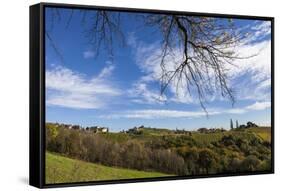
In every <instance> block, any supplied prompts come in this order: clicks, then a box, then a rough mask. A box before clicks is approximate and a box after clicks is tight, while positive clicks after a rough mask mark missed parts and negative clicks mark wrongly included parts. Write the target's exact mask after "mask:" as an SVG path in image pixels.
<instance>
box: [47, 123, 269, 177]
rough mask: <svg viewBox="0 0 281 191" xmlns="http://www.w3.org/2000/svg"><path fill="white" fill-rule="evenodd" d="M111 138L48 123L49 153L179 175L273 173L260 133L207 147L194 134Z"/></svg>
mask: <svg viewBox="0 0 281 191" xmlns="http://www.w3.org/2000/svg"><path fill="white" fill-rule="evenodd" d="M109 137H110V134H107V135H106V136H105V134H95V133H89V132H85V131H82V130H74V129H67V128H62V127H56V126H54V125H53V124H47V125H46V146H47V150H48V151H51V152H56V153H60V154H63V155H65V156H68V157H71V158H76V159H80V160H84V161H88V162H93V163H99V164H103V165H107V166H116V167H123V168H130V169H137V170H145V171H158V172H163V173H167V174H175V175H191V174H210V173H220V172H224V173H225V172H245V171H256V170H270V168H271V166H270V161H271V158H270V156H271V152H270V151H271V150H270V148H271V145H270V143H269V142H264V141H261V140H260V139H259V138H257V137H256V136H255V135H254V134H253V135H252V136H248V137H247V138H245V137H244V138H243V136H238V137H235V136H231V135H229V136H224V137H223V138H222V139H220V140H219V141H216V142H212V143H211V144H202V143H199V142H197V141H196V140H195V139H193V138H192V137H190V136H186V135H185V136H173V135H172V136H154V137H152V138H151V137H145V136H141V135H139V136H137V135H133V136H132V137H131V138H130V139H127V140H125V141H116V140H113V139H112V140H111V139H110V138H109Z"/></svg>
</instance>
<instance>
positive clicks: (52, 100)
mask: <svg viewBox="0 0 281 191" xmlns="http://www.w3.org/2000/svg"><path fill="white" fill-rule="evenodd" d="M113 70H114V66H112V65H108V66H106V67H105V68H103V69H102V71H101V72H100V73H99V74H98V75H97V76H92V77H91V78H89V79H88V78H87V77H86V76H85V75H83V74H81V73H78V72H75V71H72V70H70V69H68V68H66V67H63V66H57V67H54V68H52V69H49V70H47V71H46V88H47V100H46V103H47V105H49V106H60V107H68V108H76V109H97V108H102V107H105V106H106V100H108V99H110V98H112V97H115V96H119V95H120V94H121V92H120V90H119V89H117V88H116V87H115V86H114V84H112V82H110V81H109V80H108V78H110V76H111V72H112V71H113Z"/></svg>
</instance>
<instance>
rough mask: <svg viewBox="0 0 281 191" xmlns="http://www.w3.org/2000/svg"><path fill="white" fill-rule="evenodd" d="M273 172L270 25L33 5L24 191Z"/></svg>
mask: <svg viewBox="0 0 281 191" xmlns="http://www.w3.org/2000/svg"><path fill="white" fill-rule="evenodd" d="M273 172H274V19H273V18H271V17H259V16H241V15H227V14H211V13H193V12H180V11H167V10H165V11H164V10H149V9H131V8H117V7H99V6H85V5H67V4H51V3H40V4H36V5H33V6H31V7H30V185H33V186H36V187H39V188H48V187H61V186H77V185H95V184H108V183H128V182H143V181H161V180H176V179H190V178H207V177H225V176H241V175H255V174H270V173H273Z"/></svg>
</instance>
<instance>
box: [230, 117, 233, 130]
mask: <svg viewBox="0 0 281 191" xmlns="http://www.w3.org/2000/svg"><path fill="white" fill-rule="evenodd" d="M230 129H233V121H232V119H230Z"/></svg>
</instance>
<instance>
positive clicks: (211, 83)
mask: <svg viewBox="0 0 281 191" xmlns="http://www.w3.org/2000/svg"><path fill="white" fill-rule="evenodd" d="M75 13H76V14H79V15H78V16H79V17H80V18H81V25H82V26H84V27H85V37H87V39H88V40H89V43H90V44H91V45H92V47H94V48H95V52H96V55H98V54H99V51H100V49H101V48H104V49H107V50H108V52H109V54H110V55H111V56H113V52H114V50H113V47H114V46H113V44H115V43H118V44H121V45H125V42H126V41H125V37H124V33H123V32H122V24H123V23H122V21H123V20H124V13H122V12H114V11H105V10H96V11H89V10H79V11H73V10H72V11H71V12H70V14H69V17H68V19H67V22H66V23H65V25H66V28H68V26H69V25H70V23H71V20H72V19H73V15H74V14H75ZM51 15H52V19H51V20H52V22H51V26H53V25H54V24H53V23H54V22H55V21H60V20H61V13H60V10H59V9H56V8H53V9H52V14H51ZM136 15H137V16H136V20H138V19H139V18H140V19H141V21H142V22H143V26H144V27H154V28H156V29H157V30H158V31H160V32H161V34H162V36H161V39H162V41H161V55H160V61H159V65H160V66H161V70H162V71H161V76H160V78H159V79H158V80H159V83H160V95H161V96H162V95H163V94H165V92H166V91H167V87H168V86H176V89H177V92H178V91H179V88H185V89H186V90H187V92H188V94H190V95H191V96H195V97H197V98H198V100H199V103H200V105H201V107H202V109H203V110H204V111H205V112H206V113H207V110H206V107H205V104H206V103H207V101H208V98H209V95H215V94H218V93H219V94H220V95H221V96H222V97H225V98H228V99H229V100H230V101H231V103H232V105H233V104H234V102H235V97H234V94H233V90H232V89H231V88H230V87H229V84H228V76H227V66H228V65H233V61H234V60H236V59H242V58H241V57H239V56H238V55H237V54H236V52H235V51H234V48H235V47H236V46H237V45H239V43H240V42H242V41H243V40H244V39H245V38H246V37H247V35H246V34H245V33H243V32H241V30H240V31H239V30H237V29H236V27H235V25H234V23H233V21H232V20H231V19H223V18H213V17H199V16H187V15H164V14H143V15H140V14H136ZM51 29H52V27H50V29H47V30H46V38H47V39H48V40H49V41H50V45H51V46H52V47H53V48H54V50H55V51H56V52H57V53H58V55H60V57H61V58H62V55H61V54H60V52H59V48H58V47H57V45H56V43H55V42H54V40H53V39H52V37H51ZM178 55H180V58H178ZM171 60H173V63H172V64H173V67H170V64H171Z"/></svg>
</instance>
